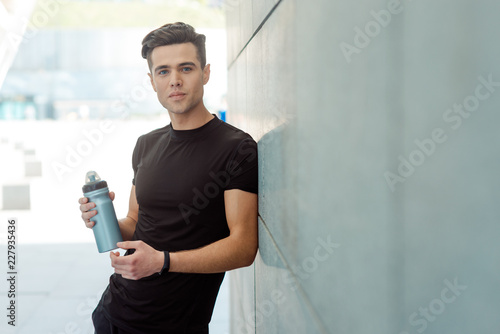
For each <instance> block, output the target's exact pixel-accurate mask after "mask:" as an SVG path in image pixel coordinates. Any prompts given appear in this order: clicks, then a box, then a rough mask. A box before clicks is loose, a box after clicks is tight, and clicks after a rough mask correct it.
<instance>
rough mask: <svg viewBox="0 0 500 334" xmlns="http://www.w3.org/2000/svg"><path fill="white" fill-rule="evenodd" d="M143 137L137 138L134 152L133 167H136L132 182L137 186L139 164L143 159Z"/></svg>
mask: <svg viewBox="0 0 500 334" xmlns="http://www.w3.org/2000/svg"><path fill="white" fill-rule="evenodd" d="M141 138H142V137H139V139H137V143H136V144H135V147H134V153H132V168H133V169H134V178H133V179H132V184H133V185H134V186H135V176H136V174H137V170H138V168H139V167H138V166H139V163H140V161H141Z"/></svg>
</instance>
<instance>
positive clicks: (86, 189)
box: [82, 171, 123, 253]
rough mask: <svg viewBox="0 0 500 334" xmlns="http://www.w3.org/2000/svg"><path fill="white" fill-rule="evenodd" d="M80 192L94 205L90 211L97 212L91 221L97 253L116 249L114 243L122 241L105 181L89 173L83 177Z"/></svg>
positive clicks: (93, 173) (92, 172)
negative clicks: (83, 183) (83, 180)
mask: <svg viewBox="0 0 500 334" xmlns="http://www.w3.org/2000/svg"><path fill="white" fill-rule="evenodd" d="M82 190H83V196H85V197H87V198H88V199H89V202H94V203H95V205H96V206H95V208H94V209H92V210H97V214H96V215H95V216H94V217H93V218H92V219H91V220H92V221H94V222H95V225H94V227H93V228H92V231H94V237H95V241H96V243H97V249H98V250H99V253H104V252H107V251H110V250H113V249H116V248H118V247H117V246H116V243H117V242H121V241H123V239H122V234H121V232H120V227H119V226H118V219H116V213H115V208H114V206H113V202H112V201H111V198H109V189H108V184H107V183H106V181H102V180H101V178H100V177H99V175H98V174H97V173H96V172H94V171H90V172H88V173H87V176H86V177H85V185H84V186H83V188H82Z"/></svg>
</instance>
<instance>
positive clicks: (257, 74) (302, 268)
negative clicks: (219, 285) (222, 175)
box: [226, 0, 500, 334]
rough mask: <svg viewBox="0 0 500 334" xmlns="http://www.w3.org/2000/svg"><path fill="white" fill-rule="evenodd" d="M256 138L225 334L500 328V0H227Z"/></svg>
mask: <svg viewBox="0 0 500 334" xmlns="http://www.w3.org/2000/svg"><path fill="white" fill-rule="evenodd" d="M226 6H227V13H228V16H227V17H228V62H229V65H228V68H229V92H228V105H229V107H228V114H227V117H228V121H229V122H230V123H233V124H235V125H236V126H239V127H241V128H243V129H244V130H246V131H247V132H249V133H250V134H251V135H252V136H253V137H254V138H255V139H256V140H257V141H258V143H259V163H260V167H259V168H260V175H259V178H260V181H259V182H260V183H259V186H260V194H259V201H260V202H259V213H260V217H259V236H260V250H259V254H258V256H257V259H256V261H255V264H254V265H253V266H251V267H249V268H245V269H243V270H238V271H235V272H232V273H231V275H230V277H231V300H232V306H231V310H232V315H231V333H308V334H309V333H351V334H354V333H370V334H375V333H380V334H388V333H395V334H408V333H411V334H414V333H424V332H425V333H429V334H430V333H439V334H444V333H485V334H489V333H498V332H499V330H500V317H498V312H499V311H500V302H499V301H500V289H498V281H499V278H500V268H499V264H500V261H499V260H500V259H499V258H500V251H499V248H500V243H498V240H499V236H500V224H498V219H499V217H500V206H499V205H498V201H499V198H500V196H499V195H500V194H499V189H500V178H499V177H498V176H497V171H498V170H500V155H499V153H498V149H497V147H498V146H497V144H498V143H499V142H500V132H499V131H497V127H498V122H499V121H500V114H499V113H498V112H497V111H498V110H499V106H500V63H499V62H498V59H500V44H499V43H498V42H497V41H496V35H497V34H496V33H495V32H497V31H498V30H499V28H500V23H499V22H500V21H498V20H497V16H498V13H499V10H500V3H498V2H496V1H493V0H491V1H487V0H484V1H472V0H470V1H465V0H461V1H456V0H442V1H430V0H419V1H410V0H406V1H404V0H402V1H396V0H389V1H379V0H370V1H368V0H359V1H351V2H349V1H337V0H336V1H331V0H328V1H327V0H323V1H321V0H312V1H299V0H281V1H278V0H266V1H264V0H256V1H250V0H241V1H236V0H232V1H227V2H226Z"/></svg>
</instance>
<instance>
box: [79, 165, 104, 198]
mask: <svg viewBox="0 0 500 334" xmlns="http://www.w3.org/2000/svg"><path fill="white" fill-rule="evenodd" d="M107 186H108V184H107V183H106V181H101V178H100V177H99V174H97V173H96V172H95V171H93V170H91V171H89V172H87V175H85V185H84V186H83V187H82V190H83V192H84V193H88V192H89V191H94V190H97V189H102V188H106V187H107Z"/></svg>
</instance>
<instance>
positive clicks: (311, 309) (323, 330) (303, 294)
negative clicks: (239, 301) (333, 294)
mask: <svg viewBox="0 0 500 334" xmlns="http://www.w3.org/2000/svg"><path fill="white" fill-rule="evenodd" d="M259 219H260V221H261V222H262V226H264V229H265V230H266V232H267V234H268V236H269V239H271V242H272V243H273V246H274V248H275V249H276V252H277V253H278V256H279V257H280V259H281V261H283V264H284V265H285V267H286V269H287V270H288V271H289V272H290V273H291V274H292V275H291V277H293V280H294V281H295V283H296V285H297V291H298V293H299V294H300V295H301V297H302V299H303V300H304V302H305V305H306V307H307V308H308V309H309V312H310V313H311V315H312V316H313V318H314V320H315V323H316V325H317V327H318V329H319V330H320V332H321V333H322V334H328V331H327V330H326V326H325V324H324V323H323V321H322V320H321V318H320V317H319V315H318V313H317V312H316V310H315V309H314V306H313V304H312V303H311V300H310V298H309V296H308V295H307V293H306V292H305V291H304V289H302V285H301V284H300V282H299V281H298V280H297V276H296V275H295V273H294V272H293V270H292V268H291V267H290V265H289V264H288V261H287V260H286V259H285V256H284V255H283V252H282V251H281V249H280V248H279V246H278V244H277V243H276V240H274V238H273V236H272V234H271V231H270V230H269V227H268V226H267V223H266V222H265V221H264V218H262V216H261V215H260V214H259ZM255 305H257V296H255Z"/></svg>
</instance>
